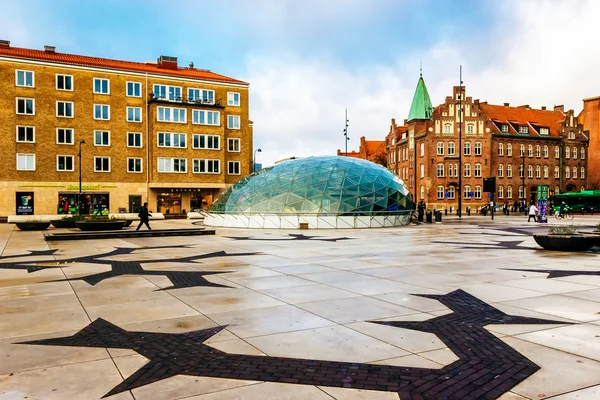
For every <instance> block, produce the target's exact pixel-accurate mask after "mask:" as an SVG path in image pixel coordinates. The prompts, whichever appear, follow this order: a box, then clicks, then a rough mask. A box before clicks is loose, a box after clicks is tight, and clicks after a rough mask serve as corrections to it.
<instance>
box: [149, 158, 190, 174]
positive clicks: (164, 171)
mask: <svg viewBox="0 0 600 400" xmlns="http://www.w3.org/2000/svg"><path fill="white" fill-rule="evenodd" d="M161 160H162V161H163V169H162V171H161V165H160V164H161ZM166 160H169V163H170V165H169V167H170V169H169V170H167V169H165V166H166V165H165V162H166ZM175 160H178V161H179V169H180V170H179V171H175ZM182 160H183V161H184V166H185V171H181V161H182ZM187 164H188V163H187V158H180V157H157V161H156V171H157V172H158V173H160V174H187Z"/></svg>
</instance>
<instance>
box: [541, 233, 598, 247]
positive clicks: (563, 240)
mask: <svg viewBox="0 0 600 400" xmlns="http://www.w3.org/2000/svg"><path fill="white" fill-rule="evenodd" d="M533 239H534V240H535V241H536V243H537V244H539V245H540V246H542V247H543V248H544V249H546V250H556V251H586V250H589V249H591V248H592V247H594V246H595V245H596V244H597V243H598V242H599V238H598V236H597V235H533Z"/></svg>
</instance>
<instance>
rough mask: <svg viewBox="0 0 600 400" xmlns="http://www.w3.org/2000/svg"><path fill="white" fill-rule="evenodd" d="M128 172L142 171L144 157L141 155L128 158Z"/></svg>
mask: <svg viewBox="0 0 600 400" xmlns="http://www.w3.org/2000/svg"><path fill="white" fill-rule="evenodd" d="M127 172H133V173H140V172H142V159H141V158H139V157H129V158H127Z"/></svg>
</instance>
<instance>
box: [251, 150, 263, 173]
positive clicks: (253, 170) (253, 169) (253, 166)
mask: <svg viewBox="0 0 600 400" xmlns="http://www.w3.org/2000/svg"><path fill="white" fill-rule="evenodd" d="M256 152H259V153H262V150H261V149H260V148H258V149H256V150H254V156H253V157H252V172H256Z"/></svg>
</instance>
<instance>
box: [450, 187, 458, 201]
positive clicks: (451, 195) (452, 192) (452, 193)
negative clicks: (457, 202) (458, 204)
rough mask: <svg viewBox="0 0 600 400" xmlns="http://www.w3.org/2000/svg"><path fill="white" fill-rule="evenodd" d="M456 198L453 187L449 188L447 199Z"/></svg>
mask: <svg viewBox="0 0 600 400" xmlns="http://www.w3.org/2000/svg"><path fill="white" fill-rule="evenodd" d="M455 197H456V188H455V187H454V186H450V187H449V188H448V198H449V199H454V198H455Z"/></svg>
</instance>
